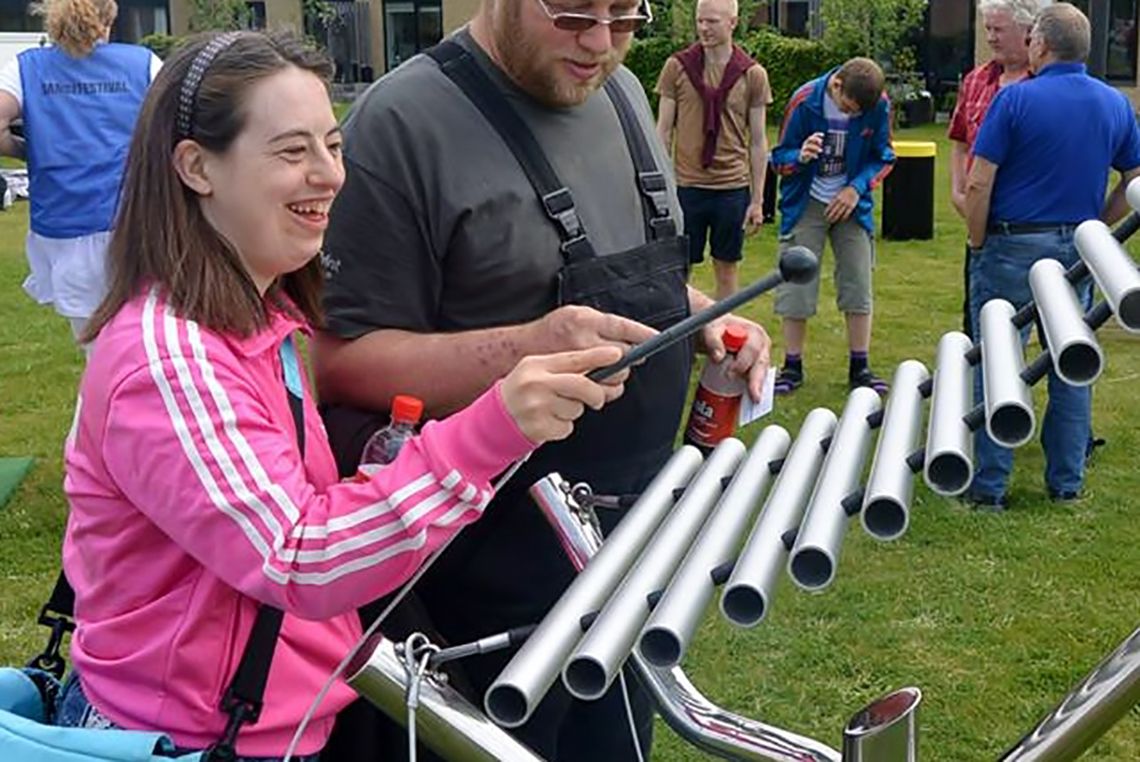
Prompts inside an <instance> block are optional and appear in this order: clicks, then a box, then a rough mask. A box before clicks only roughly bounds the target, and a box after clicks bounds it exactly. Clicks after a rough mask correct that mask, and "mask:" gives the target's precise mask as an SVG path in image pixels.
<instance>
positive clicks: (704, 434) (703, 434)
mask: <svg viewBox="0 0 1140 762" xmlns="http://www.w3.org/2000/svg"><path fill="white" fill-rule="evenodd" d="M722 340H723V341H724V349H725V355H724V357H723V358H722V359H721V361H720V362H715V363H714V362H707V363H706V364H705V369H704V371H703V372H702V373H701V380H700V381H699V382H698V383H697V392H696V394H695V395H694V396H693V407H692V409H691V410H690V411H689V423H688V425H687V426H686V427H685V444H690V445H693V446H694V447H696V448H698V449H700V450H701V452H703V453H705V454H706V455H707V454H708V453H709V452H710V451H711V450H712V449H713V448H714V447H716V446H717V445H718V444H719V443H720V441H721V440H722V439H725V438H726V437H730V436H732V435H733V433H735V431H736V421H737V419H738V418H739V416H740V401H741V400H742V399H743V398H744V394H745V392H747V391H748V382H747V381H746V380H745V379H744V378H740V377H737V376H732V375H729V372H728V369H729V368H730V367H731V366H732V362H733V360H734V359H736V353H737V352H739V351H740V350H741V349H742V348H743V347H744V345H745V343H746V342H747V341H748V331H747V329H745V328H743V327H741V326H737V325H730V326H728V327H727V328H725V329H724V333H723V334H722Z"/></svg>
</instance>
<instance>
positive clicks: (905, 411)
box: [860, 360, 930, 540]
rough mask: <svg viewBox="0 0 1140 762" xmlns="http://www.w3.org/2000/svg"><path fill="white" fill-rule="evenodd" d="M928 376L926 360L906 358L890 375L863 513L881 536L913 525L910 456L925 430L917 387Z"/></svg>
mask: <svg viewBox="0 0 1140 762" xmlns="http://www.w3.org/2000/svg"><path fill="white" fill-rule="evenodd" d="M929 378H930V371H928V370H927V369H926V366H925V365H923V364H922V363H920V362H919V361H917V360H906V361H904V362H902V363H900V364H899V367H898V368H897V369H896V370H895V377H894V379H893V380H892V381H891V396H890V397H889V398H888V400H887V411H886V413H885V414H884V415H883V424H882V426H881V427H880V428H879V443H878V446H877V447H876V448H875V457H874V460H872V461H871V476H870V478H868V480H867V489H866V491H865V493H864V495H863V511H862V516H861V518H860V520H861V521H862V523H863V528H864V529H865V530H867V533H868V534H870V535H871V536H872V537H875V538H877V539H880V540H895V539H898V538H899V537H902V536H903V534H904V533H905V532H906V530H907V527H908V526H909V525H910V501H911V498H912V497H913V495H914V471H912V470H911V468H910V465H908V463H907V456H909V455H910V454H911V453H912V452H914V450H915V448H916V447H917V445H918V439H919V435H921V434H922V392H921V391H920V390H919V388H918V387H919V386H920V385H921V384H923V383H925V382H926V380H927V379H929Z"/></svg>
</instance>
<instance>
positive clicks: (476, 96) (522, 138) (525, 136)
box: [424, 40, 596, 262]
mask: <svg viewBox="0 0 1140 762" xmlns="http://www.w3.org/2000/svg"><path fill="white" fill-rule="evenodd" d="M424 53H425V54H426V55H428V56H430V57H431V58H432V59H434V60H435V62H436V63H437V64H439V68H440V71H442V72H443V73H444V74H445V75H446V76H447V77H448V79H450V80H451V81H452V82H454V83H455V84H456V85H457V86H458V87H459V89H460V90H462V91H463V94H464V95H465V96H467V99H468V100H470V101H471V103H472V104H473V105H474V106H475V107H476V108H477V109H479V112H480V113H481V114H482V115H483V118H484V119H486V120H487V123H488V124H490V125H491V127H493V128H494V129H495V132H497V133H499V137H501V138H502V139H503V142H504V143H506V144H507V148H509V149H510V150H511V153H512V154H514V156H515V160H516V161H518V163H519V166H520V167H522V170H523V172H524V173H525V174H526V177H527V180H529V181H530V184H531V187H532V188H534V191H535V193H537V194H538V198H539V200H540V201H541V202H542V208H543V211H545V212H546V216H547V217H549V218H550V220H551V221H552V222H553V223H554V226H555V227H556V228H557V230H558V237H559V238H560V239H561V240H562V247H561V248H562V256H563V258H564V259H565V260H566V261H567V262H576V261H579V260H583V259H589V258H592V257H594V256H596V253H595V251H594V246H593V244H591V243H590V239H589V238H587V237H586V229H585V228H584V227H583V225H582V220H581V218H580V217H579V216H578V210H577V209H576V208H575V207H574V197H573V195H571V193H570V189H569V188H567V187H566V185H565V184H564V183H563V182H562V181H561V180H559V179H558V175H557V174H555V172H554V168H553V167H552V166H550V162H549V161H548V160H547V158H546V154H545V153H544V152H543V150H542V147H541V146H539V144H538V141H537V140H536V139H535V137H534V133H532V132H531V130H530V128H529V127H527V125H526V122H524V121H523V119H522V117H520V116H519V115H518V113H517V112H516V111H515V110H514V108H512V107H511V104H510V103H509V102H508V101H507V99H506V97H505V96H504V95H503V94H502V92H500V90H499V88H498V87H497V86H496V85H495V83H494V82H492V81H491V78H490V76H488V74H487V72H485V71H483V68H482V67H481V66H480V65H479V62H478V61H476V60H475V59H474V57H473V56H472V55H471V54H470V53H468V52H467V51H466V50H464V49H463V47H462V46H461V45H459V44H458V43H457V42H454V41H452V40H444V41H443V42H441V43H439V44H438V45H436V46H435V47H432V48H429V49H428V50H425V51H424Z"/></svg>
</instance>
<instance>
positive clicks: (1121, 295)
mask: <svg viewBox="0 0 1140 762" xmlns="http://www.w3.org/2000/svg"><path fill="white" fill-rule="evenodd" d="M1134 184H1135V182H1133V183H1129V190H1131V189H1132V185H1134ZM1137 193H1140V191H1137ZM1073 243H1074V244H1076V247H1077V251H1078V252H1080V255H1081V259H1083V260H1084V261H1085V264H1086V265H1088V267H1089V272H1091V273H1092V276H1093V280H1095V281H1096V285H1097V286H1098V287H1099V288H1100V290H1101V291H1102V292H1104V298H1105V300H1106V301H1107V302H1108V304H1109V306H1111V307H1112V312H1113V314H1114V315H1116V320H1117V322H1119V323H1120V325H1121V326H1122V327H1124V328H1125V329H1127V330H1129V331H1134V332H1135V331H1140V272H1137V271H1136V263H1135V262H1133V261H1132V257H1130V256H1129V255H1128V252H1127V251H1125V250H1124V247H1123V246H1122V245H1121V244H1120V242H1119V241H1117V240H1116V238H1114V237H1113V235H1112V231H1111V230H1110V229H1109V227H1108V225H1105V224H1104V223H1103V222H1101V221H1100V220H1086V221H1084V222H1082V223H1081V224H1080V225H1077V230H1076V233H1074V234H1073Z"/></svg>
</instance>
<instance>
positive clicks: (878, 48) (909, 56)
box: [820, 0, 927, 71]
mask: <svg viewBox="0 0 1140 762" xmlns="http://www.w3.org/2000/svg"><path fill="white" fill-rule="evenodd" d="M926 7H927V0H822V3H821V5H820V16H821V17H822V19H823V42H824V44H825V45H826V46H827V47H828V49H829V50H831V51H833V52H835V53H836V54H837V55H839V56H840V57H842V58H844V59H846V58H851V57H852V56H866V57H867V58H873V59H874V60H876V61H879V62H880V63H883V64H886V65H887V66H888V67H890V68H892V69H894V70H896V71H898V70H900V69H901V68H902V67H903V66H906V65H908V64H907V63H905V62H907V61H909V62H913V60H914V51H913V49H911V47H910V45H908V44H907V39H908V37H909V36H910V34H911V33H912V32H913V31H914V30H915V29H917V28H918V27H919V26H920V25H921V24H922V21H923V15H924V14H925V12H926Z"/></svg>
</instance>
